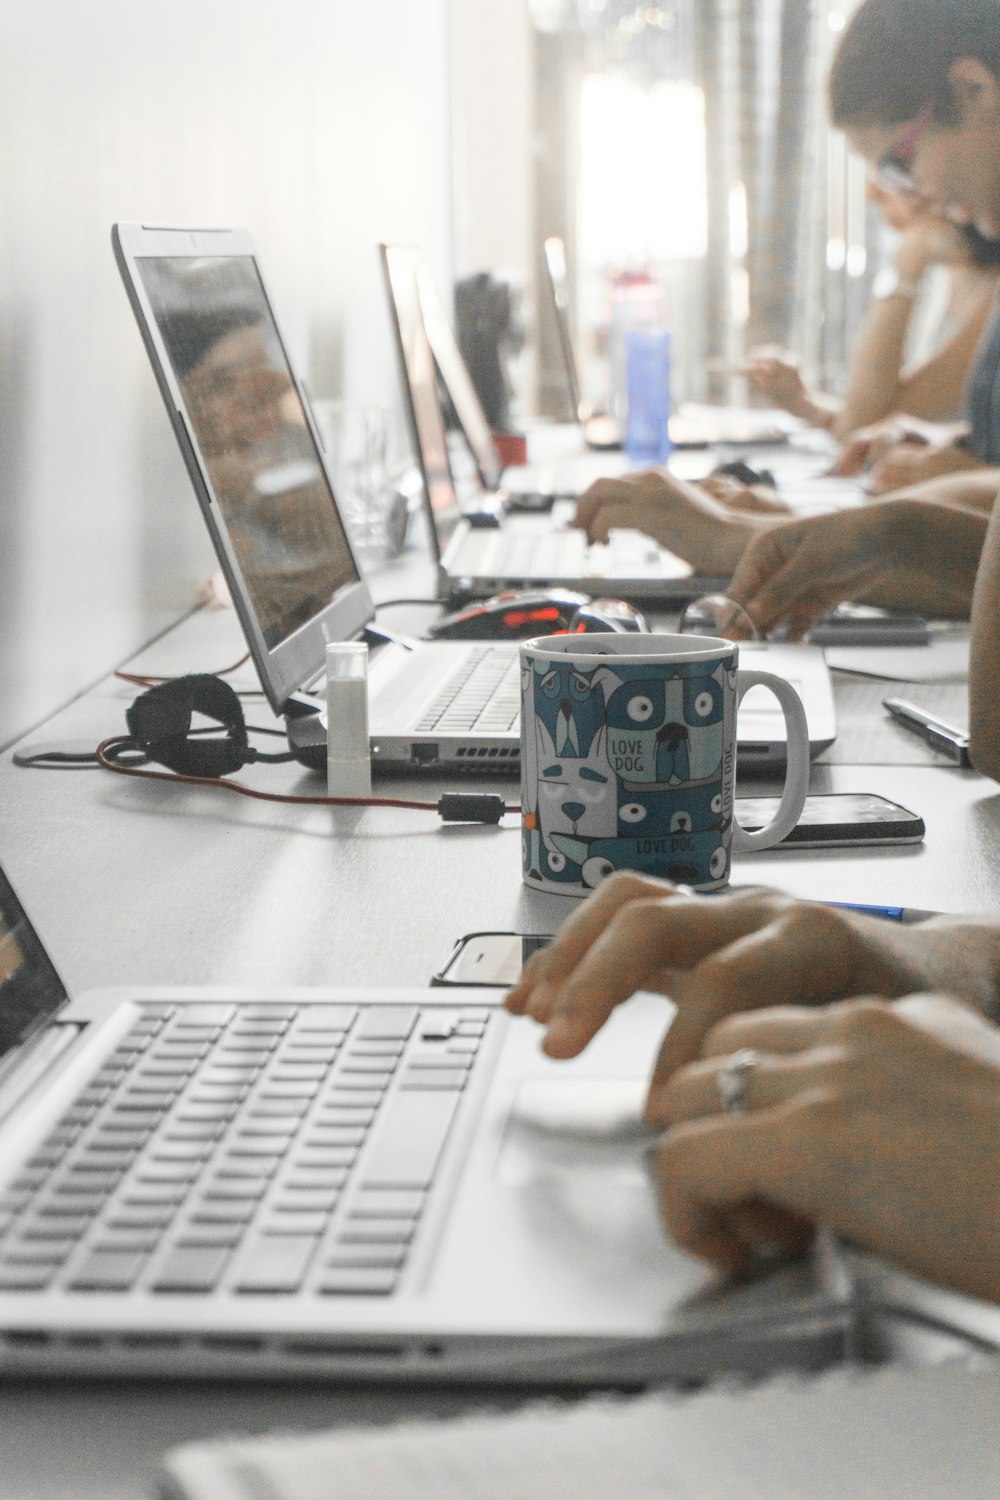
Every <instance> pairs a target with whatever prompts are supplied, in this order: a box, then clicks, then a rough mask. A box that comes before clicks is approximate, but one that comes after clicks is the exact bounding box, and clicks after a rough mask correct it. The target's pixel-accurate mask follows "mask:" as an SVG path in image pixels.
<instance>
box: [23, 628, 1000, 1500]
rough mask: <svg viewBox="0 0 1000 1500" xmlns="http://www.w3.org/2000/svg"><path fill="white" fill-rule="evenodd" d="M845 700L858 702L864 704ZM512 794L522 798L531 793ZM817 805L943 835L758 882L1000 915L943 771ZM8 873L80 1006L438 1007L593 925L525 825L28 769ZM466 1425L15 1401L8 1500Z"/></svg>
mask: <svg viewBox="0 0 1000 1500" xmlns="http://www.w3.org/2000/svg"><path fill="white" fill-rule="evenodd" d="M241 651H242V640H241V637H240V633H239V629H238V625H237V622H236V620H235V618H234V617H233V616H232V615H231V614H230V613H227V612H224V611H204V612H202V613H200V614H198V615H196V616H193V617H191V618H190V619H188V620H187V621H185V622H183V623H182V624H181V625H180V626H179V627H178V628H177V629H176V630H174V631H173V632H171V633H170V634H169V635H168V636H167V637H165V638H164V639H163V640H161V641H160V642H159V643H157V645H156V646H155V647H153V648H150V650H148V651H147V652H146V653H145V654H144V655H143V657H142V669H143V670H145V671H151V672H153V671H155V672H162V673H174V672H182V671H192V670H211V669H212V668H214V667H217V666H219V665H220V664H222V663H226V662H231V661H233V660H235V659H236V658H237V657H238V656H239V655H240V654H241ZM837 690H838V694H840V695H843V694H844V693H849V692H850V681H849V680H847V681H844V682H841V683H840V684H839V685H838V689H837ZM134 692H135V690H134V689H132V688H130V687H128V686H127V685H126V684H123V683H120V682H117V681H116V680H114V679H108V680H105V681H104V682H102V683H100V684H99V685H98V686H97V687H96V688H95V689H93V690H92V691H91V692H89V693H87V694H85V695H84V696H83V697H81V698H79V699H77V700H76V701H75V702H73V703H71V704H70V705H69V706H67V707H66V708H65V709H64V710H63V711H62V712H61V713H59V714H58V715H56V716H55V717H54V718H53V719H52V720H51V721H50V722H49V723H48V724H46V725H45V726H44V728H43V729H42V730H40V731H38V732H36V733H35V734H34V735H32V736H31V737H30V738H31V739H33V740H43V739H44V740H45V741H47V742H51V741H54V740H76V741H79V740H82V741H85V742H87V743H89V744H95V743H96V742H97V741H98V740H99V739H101V738H104V737H106V736H107V735H109V734H113V733H117V732H118V731H119V730H120V729H121V728H122V725H123V714H124V709H125V707H126V705H127V704H128V702H129V701H130V700H131V698H132V697H133V696H134ZM258 705H260V706H258ZM248 717H249V718H250V720H251V722H257V723H261V724H270V723H272V722H273V721H272V719H271V716H270V714H269V712H268V710H267V708H266V706H264V705H263V700H261V699H251V700H249V704H248ZM243 774H244V776H245V777H246V778H247V779H248V780H252V784H255V785H258V786H266V787H267V788H268V789H276V790H289V791H306V792H308V791H315V790H316V788H317V784H318V783H317V780H316V778H315V777H312V776H310V775H309V774H308V773H304V772H303V771H302V770H301V769H300V768H299V767H297V766H294V765H292V766H279V767H258V768H253V770H252V772H251V771H248V772H245V773H243ZM500 785H501V788H502V789H505V790H508V791H509V792H510V793H511V795H512V797H516V786H515V785H514V784H512V783H501V784H500ZM378 786H379V787H380V788H384V789H385V790H386V792H387V793H389V794H391V793H392V792H395V791H401V790H403V789H404V788H405V790H406V791H407V794H408V795H416V796H423V795H424V793H426V794H427V796H428V798H429V799H433V798H436V796H437V795H438V793H439V791H440V790H442V789H443V787H442V785H441V783H439V782H438V781H433V780H427V781H423V780H422V781H420V782H419V783H415V782H414V781H413V780H407V781H406V782H402V781H400V780H398V779H395V780H392V781H381V782H380V783H379V784H378ZM743 789H744V790H746V791H752V790H755V789H757V788H754V787H753V786H751V785H748V786H747V787H746V788H743ZM813 789H814V790H852V791H853V790H863V791H873V792H881V793H883V794H884V795H886V796H890V797H893V798H895V799H897V800H899V801H902V802H903V803H905V804H907V805H908V806H910V807H912V808H913V809H915V810H916V811H918V812H920V813H921V814H922V815H923V817H924V819H925V821H926V824H927V837H926V841H925V843H924V844H923V845H921V846H917V847H908V848H899V849H896V850H890V849H882V850H868V851H854V850H851V851H839V852H833V853H816V852H800V853H798V854H793V853H788V852H782V853H780V854H765V855H760V856H757V857H756V858H752V859H751V858H745V859H743V860H741V861H740V863H739V865H738V866H737V868H736V869H735V871H734V876H735V878H736V879H737V880H739V881H741V882H766V883H769V884H772V885H775V886H778V887H781V888H783V889H785V890H788V891H790V892H794V893H795V894H797V895H802V896H810V897H816V898H827V899H831V900H841V901H863V902H873V903H879V902H893V903H897V902H899V903H905V904H908V905H912V906H921V907H927V908H932V909H942V910H949V911H963V910H971V909H984V908H988V907H994V908H995V907H996V906H997V904H998V903H1000V861H998V860H997V858H996V850H997V848H998V847H1000V792H998V789H997V787H996V786H995V785H994V784H993V783H992V782H990V781H986V780H984V779H983V778H981V777H978V776H976V775H975V774H973V773H971V772H963V771H958V770H954V769H951V768H947V769H945V768H942V767H935V766H932V765H922V766H921V765H916V766H899V765H894V766H881V767H864V766H849V765H822V766H816V767H814V770H813ZM0 855H2V858H3V861H4V865H5V867H6V868H7V870H8V873H9V875H10V877H11V879H12V881H13V883H14V885H15V887H16V888H17V890H18V891H19V893H20V894H21V896H22V899H23V900H24V903H25V905H26V906H27V908H28V909H29V911H30V913H31V914H32V917H33V919H34V921H35V923H36V925H37V927H38V928H39V930H40V932H41V934H42V937H43V939H44V941H45V942H46V944H47V945H48V947H49V949H50V951H51V954H52V957H53V959H54V961H55V963H56V966H57V968H58V969H59V971H60V973H61V974H62V976H63V979H64V981H65V983H66V985H67V987H68V988H69V989H70V990H71V991H72V992H74V993H79V992H80V991H82V990H84V989H87V988H90V987H93V986H98V985H101V986H103V985H108V984H119V983H133V982H136V981H144V982H149V983H154V984H184V983H188V982H206V981H207V982H217V983H230V984H233V983H235V984H240V985H246V986H257V985H268V984H271V983H278V982H281V983H293V984H312V983H317V984H319V983H338V984H341V983H346V984H354V983H358V984H370V985H391V984H422V983H425V982H426V981H427V980H428V979H429V977H430V975H431V974H432V973H433V972H434V970H435V969H437V968H438V967H439V966H440V964H441V963H442V962H443V960H444V959H445V957H446V956H447V954H448V953H449V951H450V949H451V947H452V944H453V942H454V940H455V939H456V937H458V936H459V935H460V934H462V933H463V932H466V931H470V930H475V929H481V928H515V929H519V930H522V931H526V932H544V931H548V930H551V929H552V928H553V927H554V926H556V925H557V924H558V923H559V922H560V921H561V920H562V919H563V917H564V916H565V915H566V913H567V912H568V911H569V910H571V909H572V907H573V905H574V903H572V902H571V901H569V900H568V899H566V898H560V897H553V896H545V895H542V894H540V893H538V892H535V891H527V890H525V889H524V887H523V886H522V884H521V881H520V869H519V830H518V827H517V822H516V819H515V818H513V817H507V818H505V819H504V822H503V824H502V826H501V827H499V828H489V827H480V826H469V827H465V826H450V827H444V826H442V825H441V824H440V823H439V822H438V819H437V817H436V815H434V814H430V813H415V812H406V811H401V810H393V809H382V808H380V809H367V810H333V809H329V808H322V807H311V808H303V807H292V806H283V805H279V804H267V803H255V802H250V801H247V800H244V799H241V798H236V797H232V796H229V795H226V794H224V793H221V792H215V791H211V790H205V789H200V788H182V787H178V786H170V785H158V784H154V783H149V782H143V781H135V780H129V779H126V778H115V777H113V776H111V775H109V774H107V773H104V772H100V771H96V770H81V771H72V772H53V771H28V770H22V769H19V768H17V767H15V766H14V765H13V764H12V762H11V759H10V756H9V754H8V755H5V756H4V757H2V758H0ZM387 938H388V940H387ZM479 1399H480V1398H479V1397H476V1398H474V1401H475V1400H479ZM502 1399H503V1400H505V1401H511V1400H516V1399H517V1398H516V1397H511V1396H507V1397H504V1398H502ZM491 1400H492V1398H491ZM468 1403H469V1398H468V1396H463V1395H462V1393H460V1392H452V1393H448V1392H442V1391H435V1392H422V1393H421V1392H406V1393H403V1392H397V1393H393V1392H381V1393H379V1394H377V1395H374V1394H373V1393H371V1392H370V1391H369V1392H366V1391H350V1390H347V1389H316V1388H312V1389H307V1390H294V1391H290V1390H288V1389H287V1388H286V1389H284V1390H274V1389H267V1388H265V1389H263V1390H251V1391H247V1390H246V1389H244V1388H235V1387H224V1386H213V1387H210V1388H206V1389H202V1388H198V1387H192V1386H187V1387H176V1386H170V1387H163V1388H160V1387H156V1386H151V1385H144V1386H138V1387H130V1388H127V1389H126V1388H123V1387H122V1386H121V1385H118V1384H110V1383H102V1384H92V1383H77V1384H72V1385H63V1384H50V1383H44V1382H41V1383H34V1384H28V1385H25V1386H22V1387H19V1388H16V1389H15V1388H13V1387H11V1386H6V1387H0V1422H2V1425H3V1429H4V1432H5V1437H4V1440H3V1460H2V1462H3V1468H4V1479H3V1481H2V1483H0V1488H2V1490H3V1493H4V1495H5V1497H8V1500H20V1497H27V1496H31V1497H32V1500H36V1497H39V1500H40V1497H50V1500H54V1497H67V1500H68V1497H70V1496H72V1497H73V1500H87V1497H89V1496H98V1495H100V1496H102V1497H104V1500H126V1497H129V1500H133V1497H137V1496H140V1495H142V1494H143V1493H144V1490H143V1483H144V1475H145V1474H146V1473H147V1472H148V1468H149V1465H150V1464H151V1462H152V1461H153V1459H154V1458H155V1455H156V1454H157V1453H159V1452H160V1451H161V1450H162V1449H163V1448H164V1447H166V1446H168V1445H170V1444H172V1443H174V1442H177V1441H180V1440H182V1439H185V1438H188V1437H194V1436H199V1435H205V1434H208V1433H211V1432H213V1431H216V1430H219V1429H224V1428H230V1429H232V1428H240V1429H247V1430H249V1429H253V1430H263V1429H266V1428H267V1427H269V1426H272V1425H279V1426H280V1425H286V1426H287V1425H292V1424H296V1425H298V1424H301V1425H303V1426H311V1427H319V1426H324V1425H330V1424H332V1423H336V1422H341V1421H345V1420H349V1419H350V1420H355V1419H363V1420H387V1419H389V1418H391V1417H394V1416H396V1415H400V1414H417V1413H420V1412H435V1413H444V1412H448V1411H451V1410H457V1409H460V1408H461V1407H464V1406H466V1405H467V1404H468Z"/></svg>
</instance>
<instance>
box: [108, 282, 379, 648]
mask: <svg viewBox="0 0 1000 1500" xmlns="http://www.w3.org/2000/svg"><path fill="white" fill-rule="evenodd" d="M136 265H137V267H138V270H139V274H140V276H141V278H142V283H143V286H144V288H145V291H146V295H147V297H148V299H149V303H150V306H151V308H152V312H153V316H154V317H155V320H156V324H157V328H158V330H159V333H160V337H161V339H162V340H163V344H164V346H165V348H166V350H167V355H168V357H169V359H170V362H171V365H172V367H173V372H174V376H175V379H176V381H177V384H178V386H179V388H180V390H181V393H182V395H183V398H184V404H185V407H186V413H187V417H188V420H189V422H190V425H191V428H192V430H193V433H194V436H195V440H196V442H197V445H198V448H199V450H200V454H201V459H202V463H203V465H204V470H205V473H206V476H207V479H208V481H209V483H210V485H211V488H212V491H213V494H214V497H215V499H216V501H217V503H218V508H219V511H220V513H221V516H222V520H223V523H224V525H225V528H226V532H227V534H228V537H229V541H230V544H231V546H232V549H233V552H234V553H235V556H236V560H237V562H238V564H239V567H240V571H241V572H242V575H243V580H244V583H245V585H246V590H247V593H248V595H249V597H250V601H251V603H252V605H253V608H254V612H255V614H256V617H257V621H258V625H259V628H260V631H261V634H262V635H263V637H264V641H265V642H266V644H267V646H268V647H269V648H273V647H275V646H276V645H278V644H279V643H280V642H281V641H283V640H285V639H287V637H288V636H290V635H291V634H292V633H293V632H294V631H295V630H297V629H298V628H299V627H300V626H301V625H304V624H305V623H306V621H308V620H310V619H312V618H313V617H314V616H316V615H318V614H319V613H320V612H321V611H322V610H324V609H325V608H326V607H327V606H328V605H329V604H330V601H331V600H332V599H333V598H334V596H335V595H336V594H337V593H338V592H339V591H340V590H341V589H343V588H344V587H345V585H348V584H353V583H356V582H357V581H358V573H357V569H356V567H355V565H354V561H353V558H352V556H351V550H350V547H349V545H348V542H347V538H346V536H345V534H344V528H343V526H342V524H341V521H340V517H339V515H338V514H337V510H336V506H335V505H334V501H333V496H332V494H331V492H330V487H329V484H328V482H327V478H326V474H325V472H324V469H323V465H322V462H321V461H320V457H319V454H318V452H317V450H316V446H315V443H314V441H313V437H312V434H311V432H310V429H309V424H308V422H307V421H306V416H305V412H304V410H303V407H302V400H301V397H300V396H299V392H298V389H297V387H296V384H295V381H294V379H293V378H292V372H291V370H290V368H289V365H288V360H287V357H286V355H285V351H284V348H283V346H282V343H281V339H280V336H279V334H278V330H277V328H276V326H275V324H274V321H273V318H272V315H271V312H270V307H269V305H268V302H267V299H266V297H265V294H264V289H263V286H262V285H261V281H260V277H259V275H258V273H257V267H256V265H255V263H254V261H253V259H252V257H250V256H247V255H232V256H211V257H209V256H204V257H203V256H197V255H194V256H138V257H137V258H136Z"/></svg>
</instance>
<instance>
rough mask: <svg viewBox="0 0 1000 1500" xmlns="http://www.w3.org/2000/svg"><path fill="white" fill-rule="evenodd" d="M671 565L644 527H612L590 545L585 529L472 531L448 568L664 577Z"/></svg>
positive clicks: (511, 574)
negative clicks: (604, 541) (601, 540)
mask: <svg viewBox="0 0 1000 1500" xmlns="http://www.w3.org/2000/svg"><path fill="white" fill-rule="evenodd" d="M669 563H670V565H669V567H668V566H667V563H666V559H665V557H664V554H663V552H662V551H661V549H660V547H659V546H658V545H657V544H656V542H654V541H652V540H651V538H649V537H648V536H645V535H643V533H642V532H640V531H631V530H616V531H612V533H611V535H610V537H609V538H608V542H607V544H606V545H596V544H595V545H593V546H591V545H590V544H589V543H588V542H587V539H586V537H585V536H584V534H583V532H582V531H577V530H575V529H573V528H568V529H567V530H565V531H550V532H538V533H537V534H536V533H534V532H513V531H511V532H506V531H502V530H500V531H487V530H482V531H479V530H476V531H470V532H469V533H468V534H467V535H466V537H465V539H464V540H463V542H462V546H461V550H460V551H459V553H458V555H457V556H456V557H454V558H449V560H448V567H449V570H450V571H451V572H452V573H453V574H455V575H458V574H469V575H470V576H472V577H477V576H478V577H484V576H485V577H493V576H495V577H498V578H512V579H516V578H534V579H559V578H588V577H592V578H601V577H608V578H643V579H645V578H650V579H656V578H666V577H673V576H674V575H675V574H676V572H677V567H678V565H677V563H676V560H675V559H672V558H671V559H670V560H669Z"/></svg>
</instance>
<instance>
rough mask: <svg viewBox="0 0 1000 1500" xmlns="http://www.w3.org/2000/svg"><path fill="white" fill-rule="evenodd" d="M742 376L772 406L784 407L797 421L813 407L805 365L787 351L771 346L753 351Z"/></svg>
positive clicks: (795, 355)
mask: <svg viewBox="0 0 1000 1500" xmlns="http://www.w3.org/2000/svg"><path fill="white" fill-rule="evenodd" d="M741 373H742V374H743V375H745V376H746V378H747V379H748V380H749V382H750V384H751V386H752V387H753V389H754V390H755V391H756V392H757V394H758V395H759V396H763V398H764V399H765V401H767V402H768V403H769V404H770V405H771V406H781V407H784V409H785V411H789V412H791V413H792V415H793V416H797V417H798V416H803V415H804V414H805V409H806V408H808V407H809V406H810V403H811V399H812V398H811V395H810V392H809V388H808V386H807V385H806V383H805V381H804V380H803V378H802V362H801V360H800V359H799V357H798V355H797V354H792V353H790V351H789V350H787V349H777V348H773V347H771V346H770V345H768V346H766V347H764V348H760V349H752V350H751V351H750V354H749V357H748V358H747V362H746V364H745V365H744V366H743V369H742V371H741Z"/></svg>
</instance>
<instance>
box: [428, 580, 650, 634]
mask: <svg viewBox="0 0 1000 1500" xmlns="http://www.w3.org/2000/svg"><path fill="white" fill-rule="evenodd" d="M648 629H649V626H648V625H647V624H646V621H645V620H644V619H643V617H642V615H641V614H640V613H639V611H638V610H636V609H633V608H632V606H631V605H630V604H626V603H625V602H624V601H623V600H620V599H591V598H589V597H588V595H586V594H580V593H577V592H576V591H575V590H573V589H560V588H551V589H528V590H524V591H523V592H514V591H511V592H510V593H503V594H495V595H494V596H493V598H492V599H475V600H473V601H472V602H471V603H469V604H466V605H464V606H463V607H462V608H461V609H457V610H455V611H454V612H453V613H452V614H450V615H445V616H444V618H443V619H441V620H438V621H437V622H436V623H435V624H433V625H432V626H430V628H429V629H428V632H427V634H428V636H430V637H431V638H432V639H433V640H465V641H487V640H492V641H496V640H508V641H510V640H527V639H529V638H530V637H531V636H535V635H585V634H589V633H590V632H591V631H595V632H596V631H605V632H606V631H624V630H648Z"/></svg>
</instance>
